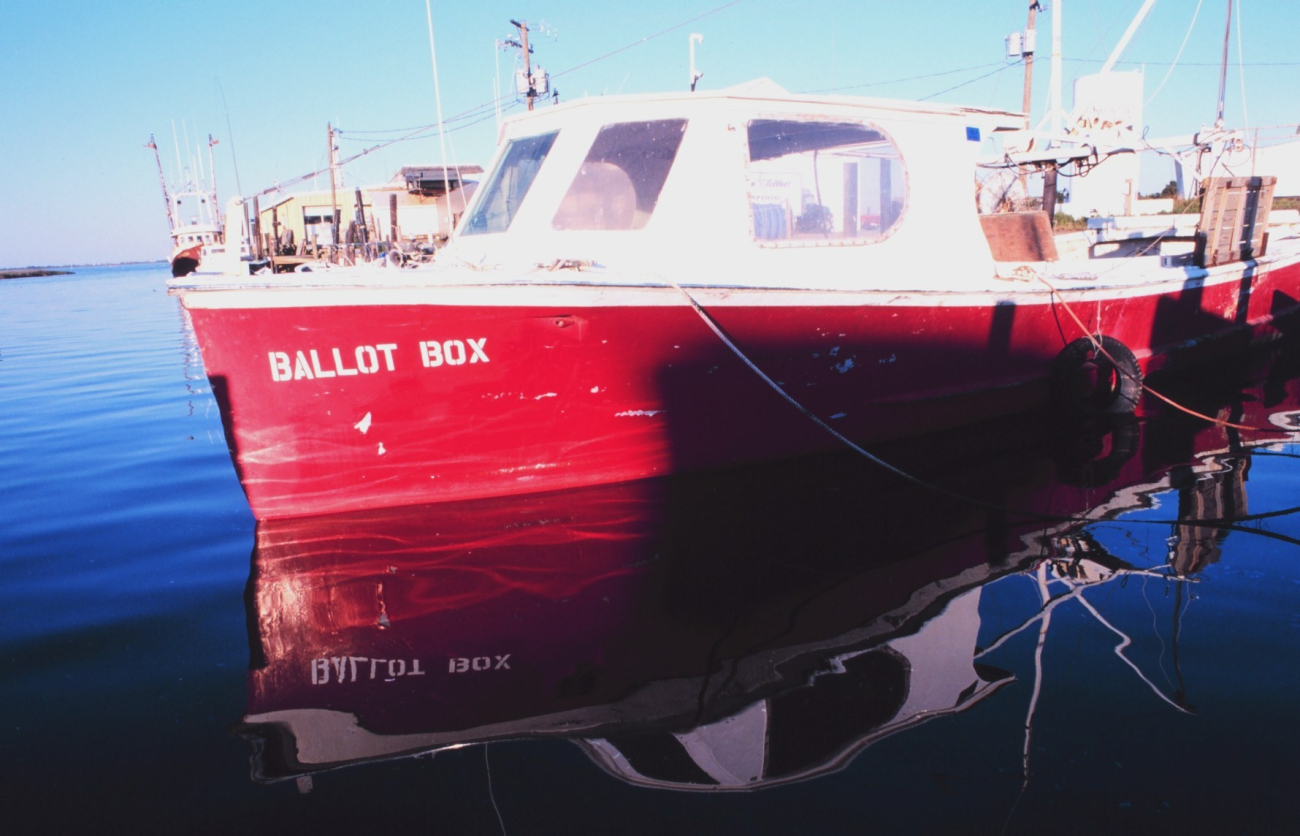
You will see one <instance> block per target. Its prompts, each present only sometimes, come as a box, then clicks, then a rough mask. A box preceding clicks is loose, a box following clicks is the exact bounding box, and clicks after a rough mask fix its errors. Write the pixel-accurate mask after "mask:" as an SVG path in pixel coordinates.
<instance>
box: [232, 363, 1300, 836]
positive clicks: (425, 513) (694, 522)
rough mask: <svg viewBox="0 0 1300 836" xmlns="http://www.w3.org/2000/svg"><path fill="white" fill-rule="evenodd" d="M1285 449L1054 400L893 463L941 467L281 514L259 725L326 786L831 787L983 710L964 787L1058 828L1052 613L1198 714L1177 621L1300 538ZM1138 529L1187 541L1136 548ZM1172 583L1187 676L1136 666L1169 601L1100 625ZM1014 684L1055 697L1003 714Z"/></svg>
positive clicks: (1132, 693) (261, 633)
mask: <svg viewBox="0 0 1300 836" xmlns="http://www.w3.org/2000/svg"><path fill="white" fill-rule="evenodd" d="M1298 373H1300V366H1298V365H1297V363H1296V360H1295V357H1294V353H1293V352H1290V351H1274V352H1272V353H1264V354H1257V355H1253V359H1252V361H1251V364H1249V365H1243V364H1241V363H1240V362H1239V363H1237V364H1235V365H1233V366H1223V367H1219V368H1211V369H1202V370H1199V371H1198V373H1197V374H1196V376H1195V377H1188V378H1177V377H1172V376H1166V377H1165V378H1163V379H1162V381H1161V385H1162V387H1164V390H1165V394H1168V395H1169V396H1171V397H1172V398H1173V399H1175V400H1178V401H1179V402H1183V403H1186V404H1188V405H1189V406H1191V407H1192V408H1194V409H1196V410H1197V411H1200V412H1203V413H1207V414H1212V415H1215V416H1216V417H1219V418H1221V419H1225V420H1228V421H1231V422H1234V423H1238V424H1243V425H1250V426H1252V427H1257V428H1271V429H1275V430H1277V429H1290V430H1295V429H1297V428H1300V380H1297V379H1296V377H1297V374H1298ZM1287 439H1288V437H1287V436H1285V435H1283V434H1281V433H1277V432H1274V433H1267V432H1253V431H1241V430H1238V429H1233V428H1230V427H1224V426H1219V425H1214V424H1210V423H1207V422H1206V421H1204V420H1202V419H1199V418H1194V417H1192V416H1190V415H1188V414H1186V413H1185V412H1181V411H1178V410H1175V409H1173V408H1171V407H1168V406H1167V405H1165V404H1164V403H1162V402H1160V401H1157V400H1154V399H1149V400H1148V401H1147V402H1145V403H1144V405H1143V411H1142V413H1141V414H1140V415H1139V416H1138V417H1131V418H1124V419H1117V420H1114V421H1097V422H1092V423H1087V424H1064V423H1062V422H1058V421H1054V420H1053V419H1052V418H1051V417H1050V416H1045V415H1042V414H1028V415H1021V416H1017V417H1016V418H1013V419H1009V420H1005V421H1000V422H998V423H996V424H990V425H983V426H977V427H971V428H967V429H965V430H962V431H961V432H958V433H950V434H946V435H939V436H931V437H927V438H924V439H920V440H917V441H910V442H906V443H901V442H900V443H895V444H891V445H886V446H882V447H880V448H879V449H877V450H875V452H877V453H878V454H879V455H880V456H881V457H882V458H883V459H885V460H887V461H889V462H890V463H892V464H893V465H895V466H897V467H899V468H900V469H902V470H904V471H906V472H907V473H908V474H912V475H913V476H914V477H915V480H914V481H909V480H905V479H902V478H900V477H898V476H896V475H893V474H890V473H888V472H885V471H884V470H882V469H881V468H879V467H878V466H877V465H875V464H873V463H871V462H869V461H866V460H864V459H863V458H861V457H859V456H857V455H854V454H849V453H843V454H840V453H837V454H831V455H822V456H817V457H809V458H804V459H800V460H795V461H789V462H782V463H776V464H773V465H768V466H763V467H748V468H737V469H731V470H727V471H722V472H716V473H712V474H707V475H705V474H701V475H691V476H683V477H674V478H671V479H657V480H647V481H643V482H636V483H629V484H623V485H616V486H612V487H602V488H592V489H584V490H578V491H568V492H563V493H554V494H545V495H535V496H529V497H524V498H514V499H510V500H489V501H476V502H466V503H454V504H443V505H439V506H430V507H415V508H404V509H396V510H385V511H372V512H365V513H357V514H348V515H337V516H330V517H321V518H305V519H298V520H284V521H274V522H263V523H260V524H259V525H258V528H257V533H256V545H255V549H254V552H253V555H252V571H251V573H250V578H249V584H248V589H247V596H246V604H247V608H248V624H249V639H250V646H251V659H252V665H251V669H250V671H249V674H248V694H249V698H248V710H247V714H246V716H245V717H244V720H243V722H242V723H241V724H240V725H239V728H238V731H239V733H240V734H241V735H242V736H244V737H245V738H246V739H247V740H248V741H249V742H250V744H251V746H252V763H253V775H254V778H255V779H256V780H258V781H262V782H275V781H280V780H287V779H296V780H297V781H298V786H299V788H300V789H301V790H304V791H308V790H310V789H311V788H312V786H313V782H314V780H315V779H314V778H313V776H318V775H319V773H323V772H326V771H329V770H334V769H337V768H340V767H345V766H353V765H359V764H363V763H367V762H373V761H380V760H388V759H394V758H403V757H408V756H415V755H421V754H426V753H430V752H435V751H439V750H448V749H455V748H460V747H463V746H466V745H469V744H486V743H489V742H492V741H502V740H509V739H529V738H549V739H562V740H571V741H573V742H574V743H575V744H576V745H577V747H578V748H579V749H580V750H581V751H582V752H584V753H586V755H587V756H588V757H589V758H590V759H591V760H592V761H593V762H594V763H595V764H597V765H598V766H599V767H600V768H601V769H602V770H604V771H605V772H606V773H608V774H609V775H612V776H615V777H616V778H618V779H619V780H621V781H623V782H626V783H627V784H630V785H640V786H649V787H657V788H663V789H673V790H692V791H729V790H755V789H767V788H772V787H776V786H781V785H788V784H792V783H797V782H803V781H808V780H812V779H817V780H826V779H827V778H828V777H829V776H831V775H833V774H835V773H838V772H840V771H842V770H845V769H846V768H848V767H850V766H851V765H855V764H860V763H862V762H865V761H867V760H869V758H867V757H866V756H864V755H863V753H864V750H867V749H868V748H873V747H877V744H881V743H882V742H883V741H885V740H887V739H893V738H895V737H896V738H897V739H898V740H900V741H904V742H905V741H906V740H907V739H908V738H909V737H910V736H913V735H917V734H920V733H921V732H922V731H923V730H926V729H928V728H940V727H941V726H942V724H941V723H940V721H941V719H942V718H957V717H960V716H962V715H965V714H967V713H974V712H983V713H982V714H981V716H982V717H983V718H984V721H983V722H984V723H986V724H988V723H990V722H992V721H997V722H996V723H992V724H991V725H986V726H982V727H981V729H980V730H978V731H976V730H973V729H969V728H968V729H966V730H965V731H964V732H963V733H964V734H967V735H970V736H972V737H975V738H979V739H982V740H983V739H987V740H988V741H989V742H988V744H987V746H986V747H984V748H986V749H987V751H989V752H997V753H999V757H1000V758H1001V762H1000V764H999V765H998V768H997V770H996V772H995V773H994V774H992V775H991V776H987V777H985V778H983V779H980V780H979V781H977V782H975V783H976V785H977V786H975V788H974V789H973V790H972V789H970V788H968V789H967V791H968V792H976V793H978V794H979V796H980V797H981V798H982V799H984V801H985V803H988V800H989V799H992V805H993V808H994V809H995V814H996V815H1002V814H1005V815H1006V817H1007V821H1008V822H1010V821H1011V820H1012V819H1013V818H1014V817H1015V816H1026V817H1029V818H1026V819H1018V821H1019V824H1020V827H1022V828H1023V827H1029V826H1030V825H1031V823H1032V822H1033V821H1035V819H1034V818H1033V816H1034V815H1045V814H1046V812H1047V811H1046V809H1045V808H1044V807H1043V805H1047V807H1051V805H1052V804H1053V803H1057V802H1056V801H1038V802H1034V801H1033V800H1032V795H1033V794H1032V792H1031V790H1032V789H1033V788H1035V787H1036V784H1035V776H1036V774H1037V769H1038V767H1037V763H1038V762H1040V761H1050V760H1051V758H1050V757H1048V756H1045V755H1043V754H1041V752H1039V750H1037V749H1035V748H1034V747H1032V746H1031V736H1032V735H1031V732H1032V730H1033V729H1034V728H1035V724H1036V722H1038V723H1041V722H1047V721H1041V720H1036V718H1035V710H1036V709H1035V706H1036V705H1037V701H1038V695H1039V693H1040V691H1042V692H1044V693H1049V692H1051V690H1052V682H1051V679H1050V676H1048V674H1050V670H1048V671H1046V672H1045V670H1044V667H1043V665H1042V648H1043V646H1044V644H1046V643H1047V642H1048V641H1049V638H1050V636H1049V629H1048V628H1049V625H1051V624H1053V619H1054V618H1055V619H1057V621H1056V622H1055V623H1056V624H1060V623H1061V620H1063V619H1068V618H1074V619H1079V618H1083V619H1085V620H1090V623H1095V624H1100V625H1103V626H1104V627H1105V628H1106V630H1103V631H1102V632H1103V633H1104V634H1105V636H1107V637H1108V638H1106V639H1105V640H1103V646H1104V647H1105V648H1110V647H1111V645H1114V644H1115V643H1116V642H1119V647H1118V648H1117V649H1115V650H1114V654H1115V655H1119V656H1120V658H1121V659H1122V660H1123V661H1124V662H1125V663H1126V664H1127V666H1126V667H1124V666H1121V667H1123V671H1124V672H1123V673H1121V674H1117V673H1115V672H1114V669H1111V670H1110V672H1109V673H1108V674H1107V678H1108V684H1106V685H1105V686H1104V687H1103V686H1098V694H1103V695H1108V696H1110V695H1114V694H1116V693H1118V694H1120V695H1122V696H1120V697H1117V698H1116V700H1117V701H1118V702H1124V701H1127V700H1133V701H1141V702H1142V705H1143V711H1144V712H1153V711H1154V712H1156V713H1157V715H1158V716H1159V717H1160V718H1161V722H1165V721H1166V720H1167V719H1168V718H1176V717H1180V716H1187V717H1195V716H1197V712H1198V709H1197V707H1196V706H1195V705H1194V704H1195V703H1196V702H1197V698H1196V697H1195V695H1194V694H1192V695H1189V692H1188V686H1187V684H1186V682H1185V681H1184V675H1183V670H1182V668H1181V667H1180V664H1179V660H1178V656H1177V653H1178V647H1177V640H1178V630H1179V628H1180V626H1181V625H1182V620H1183V616H1184V615H1185V611H1186V609H1187V608H1188V606H1189V604H1190V601H1191V600H1192V597H1193V594H1194V593H1193V592H1192V590H1193V589H1194V585H1195V584H1196V583H1197V582H1198V581H1199V577H1198V575H1199V573H1202V572H1203V571H1205V569H1206V568H1207V567H1208V566H1210V565H1212V564H1214V563H1215V562H1217V561H1218V560H1219V559H1220V557H1221V549H1222V546H1223V543H1224V542H1225V539H1226V538H1228V537H1230V536H1236V537H1248V536H1255V535H1262V536H1263V537H1264V538H1269V537H1272V538H1273V539H1275V540H1277V541H1280V542H1285V543H1288V544H1291V545H1294V544H1295V541H1293V540H1290V539H1289V538H1288V537H1286V536H1285V535H1282V534H1271V533H1270V532H1269V531H1266V530H1265V529H1264V528H1263V526H1262V525H1261V524H1260V523H1259V520H1260V519H1263V518H1264V517H1252V516H1251V514H1250V511H1251V509H1249V508H1248V507H1247V506H1248V502H1247V491H1246V480H1247V479H1248V477H1249V474H1250V467H1251V463H1252V460H1253V458H1254V457H1255V456H1256V455H1257V453H1258V452H1259V451H1260V450H1266V449H1268V448H1269V446H1270V445H1272V446H1274V447H1276V446H1277V445H1278V444H1279V443H1281V442H1283V441H1286V440H1287ZM1166 495H1170V496H1176V497H1177V499H1176V501H1170V500H1168V499H1166V498H1164V497H1165V496H1166ZM1287 513H1290V512H1289V511H1288V512H1287ZM1265 516H1268V515H1265ZM1117 521H1120V522H1125V524H1126V525H1129V526H1130V527H1131V528H1133V529H1135V530H1142V529H1143V527H1144V526H1145V527H1146V530H1147V531H1156V532H1157V542H1158V547H1157V548H1156V549H1154V551H1153V550H1152V549H1151V548H1150V546H1149V544H1148V545H1147V546H1144V547H1143V548H1141V549H1137V548H1134V549H1132V550H1130V551H1127V552H1126V551H1124V550H1122V549H1120V548H1117V547H1115V545H1113V544H1112V542H1111V541H1112V540H1113V538H1112V537H1111V536H1110V535H1109V533H1108V532H1109V530H1110V529H1109V528H1108V526H1110V525H1111V524H1112V523H1115V522H1117ZM1247 526H1254V528H1249V529H1248V528H1247ZM1147 540H1150V537H1147ZM1152 555H1154V557H1153V556H1152ZM1012 582H1015V583H1016V584H1018V586H1015V587H1004V585H1005V584H1007V583H1012ZM1146 584H1158V585H1160V587H1161V588H1163V589H1164V590H1165V594H1166V598H1167V599H1168V601H1169V602H1170V603H1169V604H1168V605H1167V606H1166V607H1165V610H1164V612H1163V615H1162V617H1163V618H1164V619H1166V621H1164V622H1162V623H1165V624H1166V628H1167V630H1172V633H1171V634H1170V633H1166V634H1165V635H1164V638H1165V639H1168V638H1172V639H1173V642H1174V648H1173V653H1174V673H1173V675H1172V676H1171V675H1169V674H1168V672H1167V670H1166V666H1165V664H1164V657H1163V655H1162V656H1160V657H1159V658H1155V657H1151V656H1149V655H1146V654H1147V651H1146V650H1144V649H1142V647H1141V645H1142V642H1137V643H1136V644H1134V645H1133V647H1132V649H1130V650H1124V649H1123V648H1127V647H1128V646H1129V644H1130V643H1133V639H1132V638H1131V636H1130V635H1129V632H1126V631H1133V630H1140V629H1146V630H1148V631H1149V630H1150V629H1151V619H1150V615H1152V614H1154V611H1152V612H1151V613H1147V612H1146V610H1143V613H1144V618H1145V619H1146V620H1145V622H1142V621H1134V620H1132V619H1130V618H1127V617H1126V614H1125V613H1124V612H1118V613H1115V612H1109V611H1108V613H1103V612H1102V611H1101V610H1102V609H1105V608H1106V606H1107V603H1108V602H1113V601H1115V600H1117V599H1119V598H1121V597H1122V595H1123V593H1121V592H1120V591H1119V590H1125V589H1130V588H1133V589H1136V588H1137V587H1138V586H1139V585H1142V588H1143V589H1145V588H1146V586H1145V585H1146ZM1004 588H1005V589H1013V590H1020V592H1018V593H1015V594H1014V595H1011V594H1007V595H1004V594H1003V590H1004ZM1102 588H1106V589H1107V590H1108V591H1107V592H1105V593H1104V594H1103V593H1095V594H1090V595H1087V596H1085V594H1084V593H1085V592H1090V593H1091V591H1092V590H1100V589H1102ZM995 591H996V592H997V593H998V594H997V596H996V598H997V601H998V602H999V603H998V605H997V606H996V607H993V606H992V605H991V603H990V602H991V601H992V600H994V597H995V596H994V593H995ZM1130 594H1131V593H1130ZM1017 596H1018V597H1017ZM1004 599H1005V600H1011V601H1013V602H1015V605H1014V606H1012V605H1007V604H1006V603H1005V601H1004ZM1072 605H1074V606H1075V609H1074V610H1070V609H1069V607H1070V606H1072ZM1070 613H1072V615H1069V614H1070ZM1092 619H1095V621H1092ZM1170 623H1172V625H1173V626H1172V627H1169V626H1168V625H1169V624H1170ZM1059 629H1064V628H1059ZM1035 635H1037V636H1038V648H1039V649H1038V651H1037V655H1035V651H1034V647H1033V637H1034V636H1035ZM1116 636H1119V637H1122V639H1123V641H1120V639H1119V638H1116ZM1162 646H1163V645H1162ZM1076 653H1077V648H1076ZM1126 654H1127V655H1126ZM1112 658H1113V657H1112ZM1034 660H1037V661H1036V662H1035V661H1034ZM1157 671H1159V672H1160V673H1161V674H1163V675H1158V674H1157ZM1045 677H1046V679H1045ZM1017 683H1019V684H1022V685H1024V686H1025V687H1026V688H1028V687H1029V686H1031V685H1032V694H1033V696H1032V698H1022V697H1015V698H1012V697H1010V696H1005V694H1010V693H1013V692H1017V689H1016V688H1009V687H1008V686H1011V685H1013V684H1017ZM1018 693H1025V692H1024V691H1021V692H1018ZM1026 699H1028V709H1027V711H1026V707H1025V706H1026ZM1099 713H1106V712H1099ZM1057 722H1059V720H1058V721H1057ZM1087 722H1088V721H1087V720H1086V719H1084V720H1083V723H1084V724H1085V725H1086V724H1087ZM942 727H943V728H948V727H947V726H942ZM1027 728H1028V729H1029V730H1030V731H1027V730H1026V729H1027ZM1032 733H1034V734H1036V732H1032ZM1048 736H1049V737H1050V733H1048ZM873 751H874V748H873ZM894 751H895V756H896V750H894ZM1043 768H1045V769H1046V768H1047V767H1043ZM954 769H959V767H957V766H954ZM1040 783H1041V784H1045V783H1047V781H1046V780H1042V781H1040ZM1026 797H1030V800H1029V801H1023V800H1022V799H1024V798H1026ZM883 801H884V800H883V799H882V802H883ZM1035 804H1037V807H1035ZM1035 810H1036V813H1035V812H1033V811H1035ZM996 811H1001V812H1000V813H997V812H996ZM1103 820H1106V821H1109V820H1108V819H1105V816H1103V817H1102V818H1100V819H1096V820H1095V821H1103Z"/></svg>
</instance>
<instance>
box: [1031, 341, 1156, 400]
mask: <svg viewBox="0 0 1300 836" xmlns="http://www.w3.org/2000/svg"><path fill="white" fill-rule="evenodd" d="M1052 384H1053V387H1054V389H1055V390H1056V396H1057V400H1058V401H1059V402H1060V403H1061V405H1062V406H1064V407H1065V408H1067V409H1069V410H1070V411H1072V412H1074V413H1075V414H1078V415H1128V414H1130V413H1132V412H1133V411H1134V410H1136V409H1137V405H1138V401H1139V400H1140V399H1141V397H1142V368H1141V366H1139V365H1138V361H1137V357H1136V356H1135V355H1134V354H1133V352H1132V351H1130V350H1129V347H1128V346H1126V345H1124V343H1122V342H1120V341H1119V340H1117V339H1115V338H1114V337H1110V336H1102V337H1097V338H1092V337H1080V338H1079V339H1077V340H1075V341H1074V342H1072V343H1070V344H1069V345H1067V346H1066V347H1065V348H1063V349H1061V353H1060V354H1058V355H1056V360H1055V361H1053V364H1052Z"/></svg>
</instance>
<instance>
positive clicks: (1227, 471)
mask: <svg viewBox="0 0 1300 836" xmlns="http://www.w3.org/2000/svg"><path fill="white" fill-rule="evenodd" d="M1217 462H1218V464H1219V465H1221V466H1222V468H1223V469H1222V470H1219V471H1213V472H1209V473H1195V472H1193V470H1192V468H1191V467H1184V468H1179V469H1177V470H1175V471H1173V472H1171V473H1170V482H1171V483H1172V485H1173V487H1176V488H1177V489H1178V519H1179V522H1178V524H1177V525H1175V526H1174V530H1173V535H1172V536H1171V537H1170V546H1169V565H1170V566H1171V567H1173V570H1174V571H1175V572H1176V573H1177V574H1178V575H1180V576H1187V575H1191V574H1194V573H1196V572H1200V571H1203V570H1204V569H1205V568H1206V567H1207V566H1209V565H1210V564H1212V563H1218V562H1219V558H1220V557H1221V556H1222V553H1223V552H1222V548H1221V544H1222V543H1223V541H1224V539H1225V538H1226V537H1227V536H1228V532H1227V530H1226V529H1225V528H1223V523H1224V522H1225V521H1228V520H1233V519H1238V518H1240V517H1244V516H1245V515H1246V514H1247V513H1249V512H1248V511H1247V510H1246V479H1247V476H1248V474H1249V472H1250V456H1249V454H1244V455H1241V456H1223V457H1220V458H1218V459H1217Z"/></svg>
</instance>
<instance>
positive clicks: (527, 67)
mask: <svg viewBox="0 0 1300 836" xmlns="http://www.w3.org/2000/svg"><path fill="white" fill-rule="evenodd" d="M510 22H511V24H513V25H514V27H515V28H516V29H518V30H519V40H520V42H521V48H522V49H523V52H524V80H525V81H526V82H527V83H528V109H529V110H532V109H533V99H535V98H537V86H536V85H535V84H533V65H532V61H531V59H530V58H529V53H528V21H526V20H525V21H524V22H523V23H520V22H519V21H517V20H512V21H510Z"/></svg>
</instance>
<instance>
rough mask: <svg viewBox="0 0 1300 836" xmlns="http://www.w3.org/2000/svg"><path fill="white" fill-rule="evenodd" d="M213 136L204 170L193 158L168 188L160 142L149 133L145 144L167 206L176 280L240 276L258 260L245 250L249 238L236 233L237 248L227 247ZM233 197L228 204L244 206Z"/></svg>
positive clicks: (170, 257) (210, 138)
mask: <svg viewBox="0 0 1300 836" xmlns="http://www.w3.org/2000/svg"><path fill="white" fill-rule="evenodd" d="M216 144H217V140H216V139H214V138H213V137H212V136H211V135H209V136H208V168H207V171H206V172H204V170H203V166H202V162H201V158H199V157H194V158H193V162H192V163H191V165H190V166H189V167H182V168H181V169H179V174H178V175H177V180H176V181H175V184H174V185H172V186H170V187H169V186H168V184H167V177H166V175H164V174H163V167H162V158H161V156H160V155H159V153H158V144H157V143H156V142H155V141H154V138H153V137H152V136H150V137H149V142H148V144H147V145H145V147H146V148H149V149H152V150H153V153H154V159H155V160H156V161H157V163H158V180H159V182H160V184H161V185H162V193H163V201H164V202H165V203H166V204H167V226H168V228H169V233H170V235H171V241H172V249H171V255H170V256H169V257H168V259H167V260H168V263H169V264H170V265H171V271H172V277H173V278H180V277H182V276H189V275H192V274H194V273H200V272H202V273H211V274H214V275H243V276H247V275H248V274H249V273H250V272H252V271H253V270H255V269H257V268H258V267H259V266H261V265H260V264H258V263H257V262H256V261H255V260H254V259H252V257H251V255H250V254H249V248H248V236H247V235H246V234H241V235H240V236H239V241H238V246H237V247H235V248H234V249H233V250H229V251H228V248H227V242H226V224H225V221H226V217H228V216H229V214H230V207H229V206H228V207H227V212H226V217H223V216H222V213H221V210H220V208H219V207H218V204H217V174H216V167H215V163H214V161H213V158H212V146H214V145H216ZM242 204H243V201H242V200H241V199H239V198H235V199H234V201H233V202H232V204H231V205H232V206H234V207H236V208H237V207H239V206H242Z"/></svg>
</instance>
